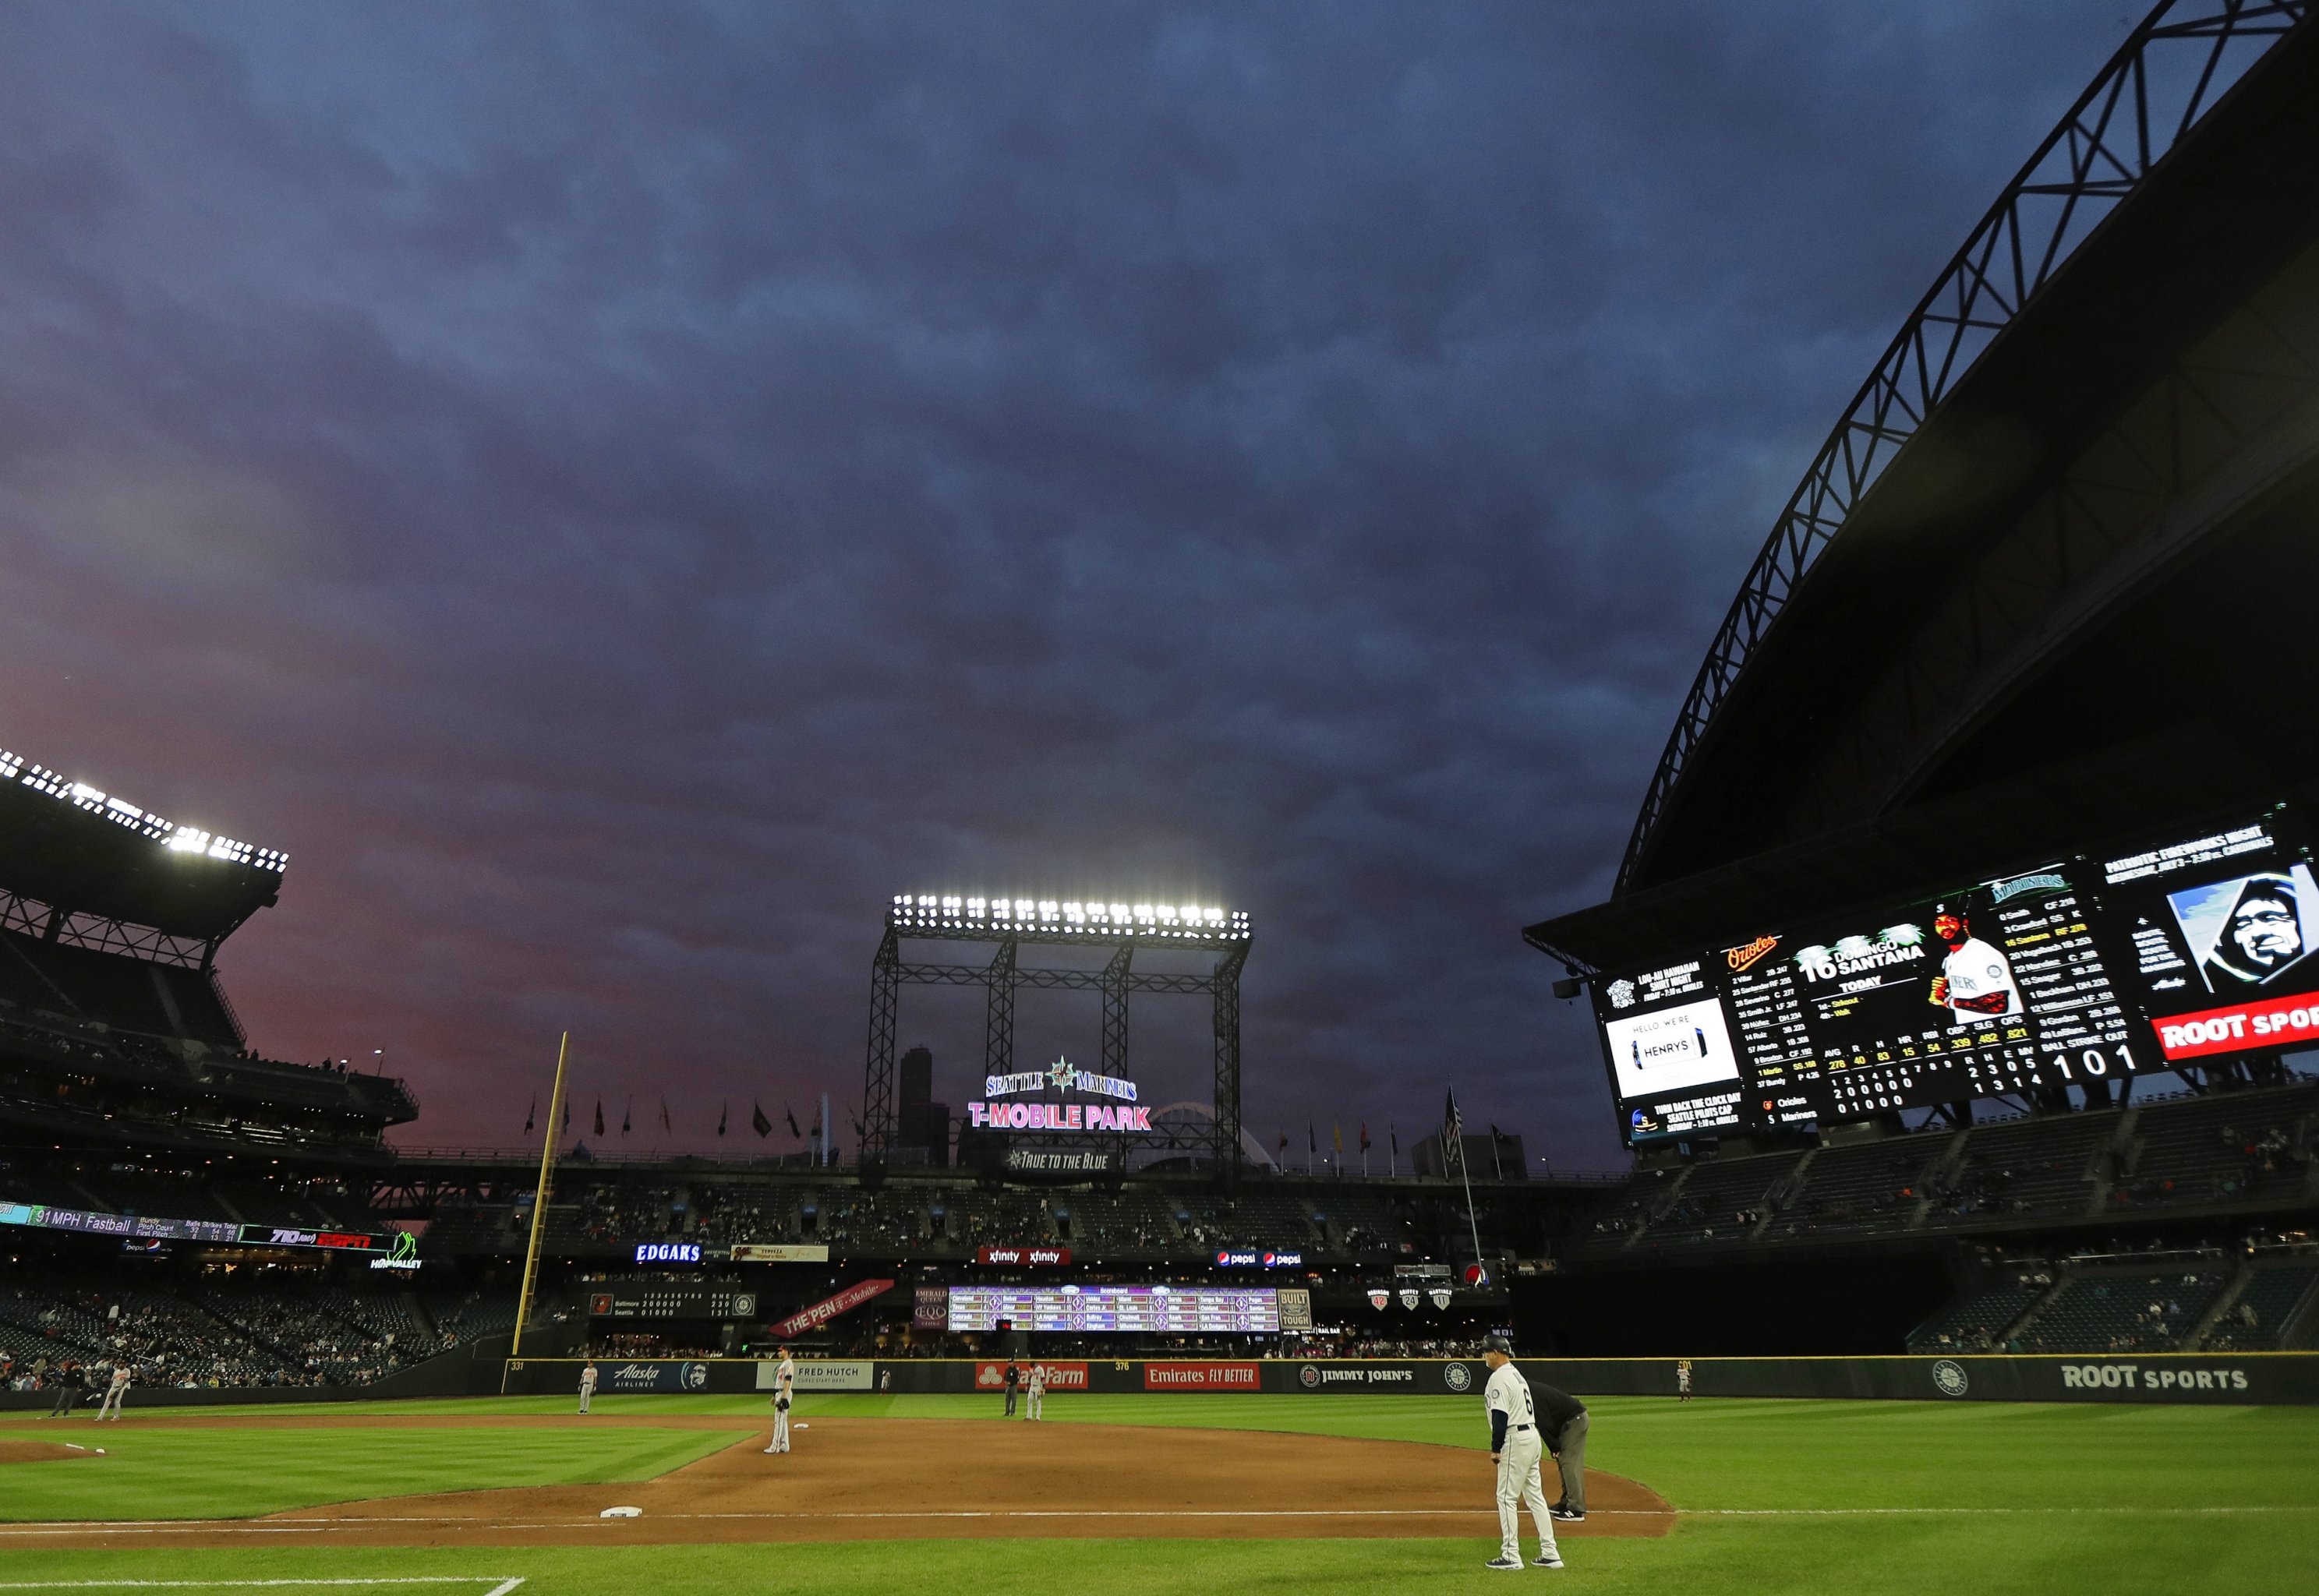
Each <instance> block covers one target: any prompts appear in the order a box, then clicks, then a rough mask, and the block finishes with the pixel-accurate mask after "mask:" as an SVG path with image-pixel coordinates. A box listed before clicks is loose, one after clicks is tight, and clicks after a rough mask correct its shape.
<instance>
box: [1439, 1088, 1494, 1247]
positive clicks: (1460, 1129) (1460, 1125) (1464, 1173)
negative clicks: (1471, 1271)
mask: <svg viewBox="0 0 2319 1596" xmlns="http://www.w3.org/2000/svg"><path fill="white" fill-rule="evenodd" d="M1447 1128H1448V1129H1449V1130H1451V1131H1454V1132H1456V1133H1455V1134H1454V1135H1452V1136H1451V1137H1450V1141H1454V1142H1455V1143H1457V1177H1458V1178H1459V1179H1460V1180H1463V1181H1464V1182H1465V1183H1466V1230H1467V1231H1468V1232H1469V1233H1470V1234H1471V1235H1472V1236H1473V1238H1474V1268H1475V1272H1476V1273H1478V1274H1486V1273H1487V1271H1486V1270H1484V1269H1483V1268H1482V1222H1481V1221H1479V1220H1477V1219H1475V1217H1474V1171H1473V1169H1472V1168H1470V1167H1469V1166H1468V1165H1467V1164H1466V1121H1465V1118H1464V1116H1463V1115H1461V1114H1458V1112H1457V1091H1456V1089H1455V1088H1454V1087H1453V1088H1452V1089H1451V1091H1450V1093H1449V1124H1448V1127H1447Z"/></svg>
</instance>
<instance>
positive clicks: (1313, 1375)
mask: <svg viewBox="0 0 2319 1596" xmlns="http://www.w3.org/2000/svg"><path fill="white" fill-rule="evenodd" d="M1039 1361H1041V1362H1042V1363H1043V1364H1044V1365H1045V1366H1046V1367H1047V1368H1048V1369H1049V1370H1050V1371H1051V1372H1050V1375H1049V1380H1048V1389H1049V1390H1050V1391H1051V1392H1057V1393H1070V1392H1075V1391H1101V1392H1114V1393H1127V1392H1154V1391H1160V1392H1180V1391H1199V1392H1222V1393H1232V1392H1241V1393H1273V1394H1278V1395H1287V1394H1297V1393H1312V1394H1326V1393H1369V1394H1382V1395H1427V1396H1458V1395H1473V1396H1475V1397H1478V1396H1479V1394H1480V1393H1481V1389H1482V1382H1483V1381H1484V1379H1485V1378H1486V1377H1487V1376H1488V1374H1489V1370H1488V1368H1487V1366H1485V1365H1484V1364H1483V1363H1481V1362H1480V1361H1479V1360H1463V1359H1456V1358H1412V1359H1396V1358H1349V1359H1321V1358H1314V1359H1309V1360H1299V1359H1295V1358H1261V1359H1248V1360H1244V1361H1238V1360H1228V1359H1217V1360H1212V1361H1211V1360H1199V1361H1192V1360H1183V1361H1170V1362H1146V1361H1140V1360H1132V1359H1131V1360H1123V1359H1112V1358H1095V1359H1077V1358H1044V1359H1041V1360H1039ZM581 1366H582V1359H579V1358H527V1359H521V1360H518V1361H512V1362H510V1363H509V1364H508V1365H507V1366H506V1371H505V1376H506V1382H507V1384H506V1389H507V1390H508V1391H509V1392H510V1393H516V1392H521V1393H531V1394H538V1395H545V1394H550V1393H553V1394H557V1395H564V1394H569V1393H573V1392H575V1391H576V1390H577V1389H578V1386H579V1382H580V1369H581ZM1003 1367H1004V1364H1003V1362H1002V1361H999V1360H994V1359H982V1360H979V1361H978V1360H972V1359H963V1358H904V1359H893V1360H888V1359H872V1358H854V1359H845V1358H805V1359H801V1360H799V1365H798V1368H799V1390H800V1393H801V1394H811V1393H814V1392H816V1391H855V1392H872V1391H891V1392H952V1393H958V1392H974V1391H981V1392H985V1393H988V1394H989V1395H990V1396H991V1398H992V1400H993V1401H994V1402H996V1401H997V1400H999V1399H1000V1394H1001V1390H1002V1387H1001V1374H1000V1371H1001V1370H1002V1369H1003ZM1520 1367H1521V1369H1522V1371H1523V1373H1524V1374H1526V1375H1529V1377H1530V1378H1531V1379H1532V1380H1537V1381H1542V1382H1544V1383H1545V1384H1549V1385H1558V1386H1560V1387H1562V1388H1563V1389H1564V1390H1566V1391H1569V1392H1572V1393H1576V1394H1577V1395H1580V1396H1673V1395H1674V1394H1675V1360H1674V1359H1673V1358H1665V1357H1654V1358H1610V1357H1602V1358H1552V1357H1536V1358H1523V1359H1520ZM771 1369H772V1365H771V1364H770V1363H764V1362H760V1361H759V1360H757V1359H754V1358H692V1359H655V1358H609V1357H608V1358H600V1359H599V1360H598V1361H597V1365H596V1373H597V1378H598V1381H599V1385H598V1390H599V1391H600V1393H603V1394H606V1395H613V1394H617V1393H621V1392H659V1393H684V1392H699V1393H710V1394H716V1393H724V1394H728V1395H729V1394H734V1393H742V1392H755V1391H762V1390H764V1389H766V1388H767V1387H768V1386H769V1384H770V1382H771ZM477 1372H478V1373H479V1374H480V1373H481V1366H480V1365H479V1366H478V1370H477ZM1692 1391H1693V1392H1694V1393H1696V1394H1697V1395H1700V1396H1702V1397H1829V1398H1849V1399H1864V1400H1869V1401H1879V1402H2193V1403H2206V1404H2224V1403H2319V1354H2314V1353H2308V1352H2258V1353H2242V1354H2239V1355H2236V1356H2232V1355H2228V1354H2220V1353H2189V1352H2185V1353H2154V1354H2151V1355H2148V1356H2145V1357H2119V1356H2108V1357H2003V1356H1996V1357H1702V1358H1697V1359H1694V1360H1692Z"/></svg>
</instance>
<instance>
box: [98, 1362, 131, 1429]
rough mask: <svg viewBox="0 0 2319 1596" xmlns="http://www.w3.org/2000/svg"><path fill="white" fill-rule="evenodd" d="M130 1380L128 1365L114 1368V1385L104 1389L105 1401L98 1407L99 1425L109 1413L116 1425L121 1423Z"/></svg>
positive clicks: (118, 1364) (114, 1366)
mask: <svg viewBox="0 0 2319 1596" xmlns="http://www.w3.org/2000/svg"><path fill="white" fill-rule="evenodd" d="M130 1378H131V1376H130V1373H129V1366H128V1365H127V1364H125V1363H117V1364H114V1365H113V1384H110V1385H107V1386H106V1387H105V1388H104V1401H103V1402H99V1403H98V1404H97V1407H96V1421H97V1422H98V1423H99V1424H102V1423H104V1416H105V1415H106V1414H107V1413H110V1414H112V1415H113V1422H114V1423H116V1424H118V1423H119V1422H121V1399H122V1397H124V1396H127V1395H128V1394H129V1381H130Z"/></svg>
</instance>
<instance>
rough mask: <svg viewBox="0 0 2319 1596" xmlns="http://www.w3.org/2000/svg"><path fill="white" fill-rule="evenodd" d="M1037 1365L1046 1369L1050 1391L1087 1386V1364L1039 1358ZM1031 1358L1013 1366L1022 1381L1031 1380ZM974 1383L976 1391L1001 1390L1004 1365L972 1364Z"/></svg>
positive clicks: (1085, 1387)
mask: <svg viewBox="0 0 2319 1596" xmlns="http://www.w3.org/2000/svg"><path fill="white" fill-rule="evenodd" d="M1037 1361H1038V1366H1039V1367H1041V1368H1042V1369H1044V1370H1046V1371H1047V1389H1048V1390H1050V1391H1085V1390H1086V1389H1087V1365H1085V1364H1083V1363H1048V1362H1047V1361H1045V1360H1044V1359H1039V1360H1037ZM1032 1362H1033V1360H1032V1359H1029V1358H1025V1359H1024V1361H1023V1362H1021V1363H1019V1364H1016V1365H1015V1372H1016V1373H1017V1374H1018V1375H1021V1376H1022V1379H1023V1383H1024V1384H1026V1385H1027V1384H1030V1382H1031V1365H1032ZM974 1385H975V1389H976V1390H978V1391H1003V1390H1005V1389H1006V1365H1005V1364H1003V1363H979V1364H976V1365H975V1366H974Z"/></svg>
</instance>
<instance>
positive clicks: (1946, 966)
mask: <svg viewBox="0 0 2319 1596" xmlns="http://www.w3.org/2000/svg"><path fill="white" fill-rule="evenodd" d="M1994 919H1995V911H1994V910H1993V909H1992V908H1990V906H1989V905H1988V903H1987V902H1986V900H1985V898H1984V897H1983V895H1982V894H1980V893H1968V894H1966V895H1964V896H1963V897H1956V898H1951V899H1948V900H1946V901H1944V902H1943V903H1941V904H1939V905H1938V906H1936V907H1935V908H1934V910H1933V935H1934V936H1936V938H1938V939H1939V940H1940V943H1941V946H1942V948H1943V949H1944V950H1945V951H1944V953H1943V956H1942V959H1941V968H1940V972H1939V973H1938V974H1936V975H1935V976H1934V977H1933V978H1932V981H1931V983H1930V984H1929V987H1928V988H1927V990H1926V994H1925V996H1926V1000H1927V1001H1928V1002H1931V1003H1933V1004H1936V1005H1939V1006H1940V1007H1943V1008H1945V1009H1947V1010H1948V1011H1949V1014H1950V1016H1951V1023H1954V1024H1959V1025H1970V1024H1972V1023H1974V1022H1975V1021H1977V1020H1993V1019H2005V1018H2008V1017H2010V1016H2012V1015H2016V1014H2020V1013H2021V1012H2022V1002H2021V984H2020V983H2019V982H2018V981H2017V980H2016V979H2014V977H2013V961H2012V960H2010V959H2008V958H2007V957H2006V956H2005V951H2004V950H2003V949H2002V948H1999V946H1998V945H1997V944H1996V943H1994V942H1990V941H1989V940H1988V939H1987V938H1985V937H1983V936H1981V935H1979V934H1978V933H1976V932H1975V930H1974V925H1975V923H1976V922H1977V921H1978V922H1981V923H1987V924H1993V923H1994Z"/></svg>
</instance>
